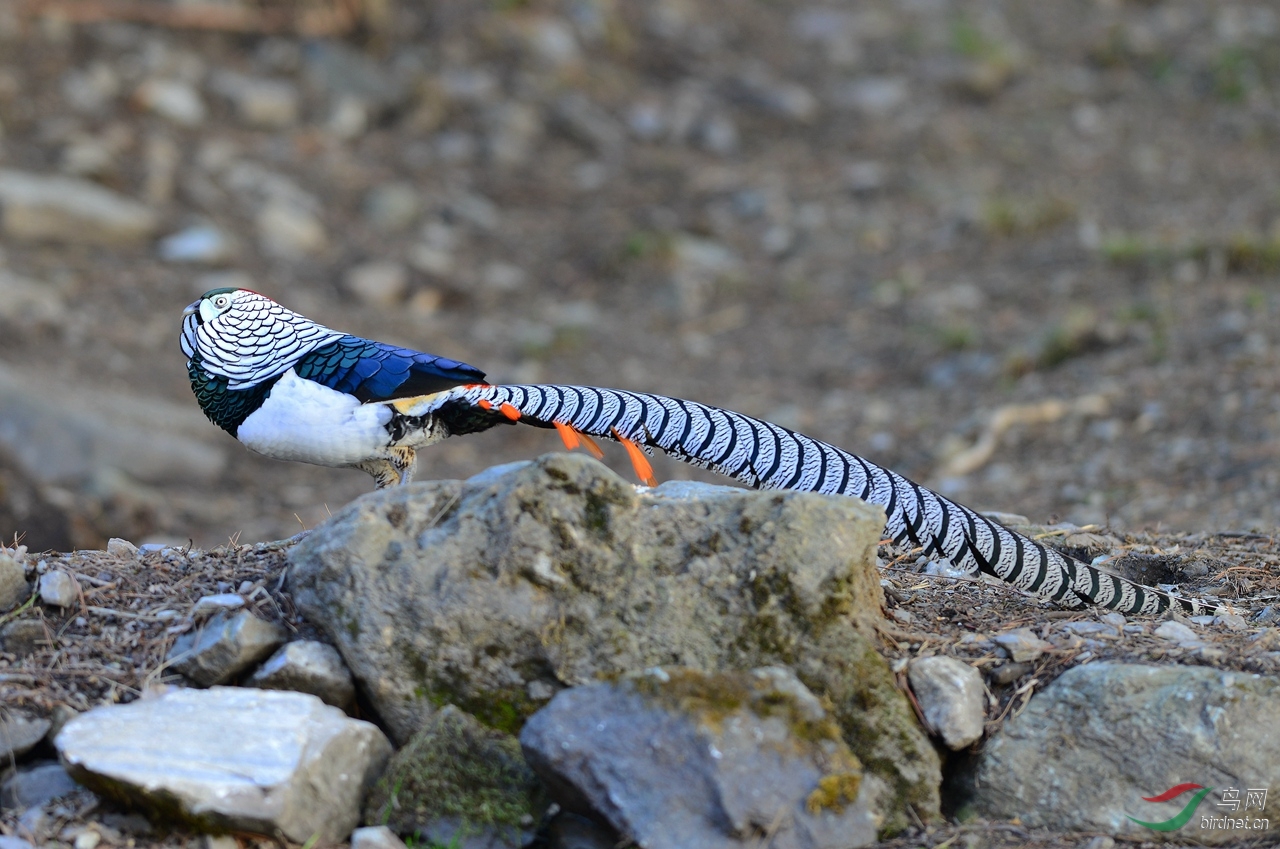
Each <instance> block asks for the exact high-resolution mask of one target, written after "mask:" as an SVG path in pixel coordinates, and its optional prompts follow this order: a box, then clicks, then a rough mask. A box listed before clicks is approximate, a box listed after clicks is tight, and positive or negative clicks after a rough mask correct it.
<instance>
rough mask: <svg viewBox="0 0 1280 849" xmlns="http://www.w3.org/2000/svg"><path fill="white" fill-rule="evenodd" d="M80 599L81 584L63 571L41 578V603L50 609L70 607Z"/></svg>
mask: <svg viewBox="0 0 1280 849" xmlns="http://www.w3.org/2000/svg"><path fill="white" fill-rule="evenodd" d="M79 598H80V584H79V583H77V582H76V579H75V578H73V577H72V576H71V575H70V574H69V573H67V572H63V571H62V570H61V569H54V570H53V571H50V572H45V573H44V574H43V575H41V576H40V601H41V602H43V603H44V604H47V605H49V606H50V607H70V606H71V605H73V604H75V603H76V600H77V599H79Z"/></svg>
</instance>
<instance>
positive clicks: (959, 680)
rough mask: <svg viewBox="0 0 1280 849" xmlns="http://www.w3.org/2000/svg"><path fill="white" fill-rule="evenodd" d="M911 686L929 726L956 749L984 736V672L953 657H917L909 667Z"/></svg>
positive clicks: (962, 747)
mask: <svg viewBox="0 0 1280 849" xmlns="http://www.w3.org/2000/svg"><path fill="white" fill-rule="evenodd" d="M908 675H909V677H910V680H911V689H912V691H913V692H914V693H915V695H916V701H917V702H919V703H920V709H921V710H922V711H923V712H924V718H925V720H926V721H927V722H928V724H929V727H930V730H931V731H933V732H934V734H936V735H937V736H939V737H941V738H942V741H943V742H944V743H946V744H947V748H949V749H952V750H953V751H959V750H960V749H964V748H966V747H968V746H970V745H972V744H973V743H975V742H977V741H978V740H979V739H981V737H982V729H983V721H984V720H985V718H986V712H985V709H984V704H983V702H984V699H983V693H984V688H983V685H982V675H981V674H979V673H978V670H976V669H974V668H973V667H972V666H970V665H969V664H967V663H964V662H962V661H959V660H956V659H955V658H953V657H941V656H939V657H918V658H916V659H914V660H912V661H911V665H910V667H908Z"/></svg>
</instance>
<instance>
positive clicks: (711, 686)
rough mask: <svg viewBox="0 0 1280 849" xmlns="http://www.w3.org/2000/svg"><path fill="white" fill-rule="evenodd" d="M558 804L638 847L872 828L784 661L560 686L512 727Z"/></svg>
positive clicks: (869, 837)
mask: <svg viewBox="0 0 1280 849" xmlns="http://www.w3.org/2000/svg"><path fill="white" fill-rule="evenodd" d="M520 743H521V745H522V746H523V748H524V750H525V757H526V758H528V760H529V763H530V765H531V766H533V768H534V769H535V770H536V771H537V773H538V774H539V775H540V776H542V778H543V779H544V780H545V781H546V782H547V784H548V786H549V787H550V788H551V790H552V794H553V796H554V797H555V798H556V801H558V802H559V803H560V804H561V805H562V806H564V807H565V808H566V809H567V810H570V811H575V812H578V813H582V814H593V815H594V816H596V817H599V818H602V819H604V820H606V821H607V822H608V823H609V825H611V826H612V827H613V828H614V829H616V830H617V831H618V833H619V834H620V835H622V836H623V837H624V838H627V839H628V840H632V841H634V842H635V843H636V844H637V845H639V846H641V847H655V849H656V847H668V846H680V847H682V849H741V847H746V846H756V845H759V843H760V841H761V839H762V838H765V839H766V840H767V843H768V845H769V846H771V847H774V849H850V847H855V846H866V845H868V844H870V843H872V842H874V841H875V839H876V831H877V828H878V826H880V825H881V819H880V817H878V816H877V815H876V814H875V812H874V811H875V809H876V808H878V807H879V805H878V804H877V801H876V798H875V797H876V796H878V795H880V794H883V793H884V792H885V791H886V790H887V788H886V786H885V784H884V782H882V781H879V780H878V779H876V778H874V777H870V776H867V775H866V774H865V773H864V770H863V768H862V764H861V763H859V762H858V759H857V758H856V757H854V755H853V753H852V752H850V751H849V748H848V746H846V745H845V743H844V740H843V739H841V735H840V727H839V726H838V725H837V724H836V723H835V722H834V721H833V720H832V719H831V718H830V717H829V716H828V715H827V712H826V711H825V710H824V709H823V706H822V702H821V701H820V700H819V699H818V698H817V697H816V696H814V695H813V693H811V692H810V691H809V690H808V689H807V688H806V687H805V686H804V685H803V684H801V683H800V682H799V681H798V680H797V679H796V677H795V675H793V674H792V673H791V672H790V671H789V670H786V669H781V668H778V667H773V668H766V669H757V670H755V671H754V672H730V673H715V674H707V673H702V672H696V671H694V670H690V669H678V668H665V669H663V668H657V669H653V670H650V671H648V672H646V673H642V674H640V675H638V676H633V677H630V678H626V679H623V680H621V681H618V682H615V683H611V684H592V685H589V686H586V687H575V688H573V689H570V690H566V691H564V692H562V693H560V694H559V695H557V696H556V697H555V698H554V699H552V700H551V704H550V705H548V706H547V707H545V708H543V709H542V710H540V711H538V712H537V713H535V714H534V715H533V716H532V717H530V719H529V721H528V722H527V723H526V724H525V727H524V730H523V731H522V732H521V733H520Z"/></svg>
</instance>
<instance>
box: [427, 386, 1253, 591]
mask: <svg viewBox="0 0 1280 849" xmlns="http://www.w3.org/2000/svg"><path fill="white" fill-rule="evenodd" d="M477 408H479V410H483V411H485V414H483V415H480V416H477ZM429 413H434V414H436V415H439V416H440V417H441V418H442V419H443V420H444V421H445V423H446V425H447V426H448V427H449V429H450V431H451V432H452V433H455V434H459V433H468V432H474V431H476V430H483V429H486V428H487V427H489V426H492V424H493V423H494V422H495V421H499V420H501V418H502V417H503V416H505V417H506V418H507V419H509V420H513V421H514V420H517V419H518V420H519V421H521V422H524V423H527V424H533V425H536V426H540V427H553V426H554V427H557V428H558V429H560V430H561V433H562V434H567V433H568V431H569V430H572V431H573V432H577V433H579V434H587V435H591V436H600V437H604V438H606V439H615V440H617V441H619V442H622V443H623V444H625V445H628V447H629V449H632V450H633V451H634V449H633V445H640V446H642V447H643V448H644V449H645V450H646V451H647V452H649V453H652V449H653V448H660V449H662V450H663V451H665V452H666V453H667V454H670V455H671V456H673V457H676V458H678V459H681V460H685V461H687V462H689V463H692V464H693V465H696V466H702V467H704V468H710V469H712V470H714V471H717V472H720V473H722V474H725V475H728V476H729V477H731V478H736V479H737V480H740V481H742V482H744V483H746V484H748V485H750V486H754V487H758V488H760V489H789V490H800V491H803V492H818V493H824V494H829V495H850V496H855V497H857V498H861V499H862V500H864V501H867V502H870V503H872V504H879V505H880V506H881V507H883V508H884V511H885V514H886V515H887V517H888V519H887V522H886V526H885V527H886V532H887V534H888V535H889V536H890V537H892V538H893V540H894V542H895V543H898V544H902V543H905V542H908V541H909V542H911V543H912V544H913V545H915V546H918V547H920V548H921V549H922V550H923V553H924V554H925V555H926V556H933V555H935V554H936V555H939V556H941V557H943V558H945V559H946V560H948V561H949V562H950V563H951V564H952V565H953V566H955V567H956V568H958V569H961V570H963V571H965V572H967V573H969V574H974V573H976V572H985V573H986V574H988V575H994V576H995V577H997V578H999V579H1000V580H1002V581H1005V582H1006V583H1009V584H1011V585H1013V586H1015V587H1017V588H1019V589H1021V590H1024V591H1026V592H1029V593H1031V594H1033V595H1035V596H1037V597H1038V598H1041V599H1044V600H1048V601H1053V602H1056V603H1058V604H1060V605H1062V606H1064V607H1080V606H1082V605H1085V604H1096V605H1101V606H1104V607H1108V608H1111V609H1113V610H1116V611H1119V612H1121V613H1137V614H1157V613H1160V612H1162V611H1164V610H1166V609H1167V608H1169V607H1170V606H1171V605H1176V606H1178V607H1180V608H1182V609H1183V610H1185V611H1187V612H1189V613H1193V614H1197V613H1205V612H1214V611H1215V610H1219V609H1223V610H1225V609H1229V608H1222V607H1221V606H1219V605H1214V604H1212V603H1208V602H1203V601H1198V600H1194V599H1186V598H1181V597H1178V596H1175V595H1171V594H1170V593H1166V592H1164V591H1162V590H1158V589H1154V588H1151V587H1146V586H1143V585H1141V584H1136V583H1134V582H1132V581H1129V580H1127V579H1125V578H1121V577H1119V576H1118V575H1113V574H1111V573H1109V572H1104V571H1103V570H1101V569H1098V568H1097V567H1095V566H1092V565H1090V564H1088V563H1084V562H1082V561H1079V560H1075V559H1073V558H1071V557H1068V556H1066V555H1064V554H1062V553H1061V552H1059V551H1057V550H1055V549H1052V548H1048V547H1046V546H1044V545H1042V544H1041V543H1039V542H1036V541H1035V540H1033V539H1031V538H1029V537H1026V536H1023V535H1022V534H1019V533H1016V532H1014V531H1011V530H1009V529H1008V528H1006V527H1004V526H1003V525H1000V524H998V523H996V522H993V521H991V520H990V519H987V518H985V517H984V516H982V515H980V514H979V513H977V512H975V511H973V510H971V509H969V508H968V507H965V506H964V505H963V504H957V503H956V502H954V501H952V500H950V499H948V498H944V497H943V496H941V495H939V494H937V493H936V492H933V491H932V490H928V489H925V488H924V487H922V486H920V485H919V484H917V483H914V482H913V481H910V480H908V479H907V478H904V477H903V476H902V475H899V474H897V473H896V472H892V471H890V470H888V469H885V468H882V467H880V466H877V465H876V464H875V463H872V462H870V461H868V460H864V459H863V458H861V457H859V456H857V455H856V454H850V453H849V452H847V451H843V450H841V449H839V448H836V447H835V446H833V445H829V444H827V443H825V442H821V441H819V440H816V439H812V438H810V437H808V436H805V435H804V434H801V433H796V432H795V431H791V430H788V429H786V428H784V427H780V426H778V425H775V424H772V423H770V422H766V421H761V420H760V419H755V418H752V417H750V416H744V415H742V414H741V413H734V412H731V411H729V410H722V409H719V408H717V407H711V406H708V405H706V404H699V403H696V402H693V401H682V400H679V399H676V398H667V397H665V396H662V395H651V394H648V393H644V392H628V391H624V390H618V389H601V388H597V387H591V386H560V385H551V384H538V385H511V386H491V385H472V386H464V387H458V388H457V389H453V390H449V391H447V392H442V393H439V394H437V395H433V396H429V400H428V401H427V403H425V404H424V405H423V406H422V407H420V408H418V409H416V410H414V411H413V414H414V415H423V414H429ZM567 441H568V440H567ZM637 456H639V452H638V451H634V453H633V458H634V457H637Z"/></svg>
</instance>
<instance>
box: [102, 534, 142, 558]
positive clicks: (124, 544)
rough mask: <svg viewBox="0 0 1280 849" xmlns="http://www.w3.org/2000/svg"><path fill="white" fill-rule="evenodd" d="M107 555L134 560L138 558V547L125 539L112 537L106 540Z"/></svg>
mask: <svg viewBox="0 0 1280 849" xmlns="http://www.w3.org/2000/svg"><path fill="white" fill-rule="evenodd" d="M107 554H110V555H112V556H113V557H127V558H134V557H137V556H138V547H137V546H136V545H134V544H133V543H131V542H129V541H128V540H127V539H119V538H117V537H112V538H111V539H109V540H107Z"/></svg>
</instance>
